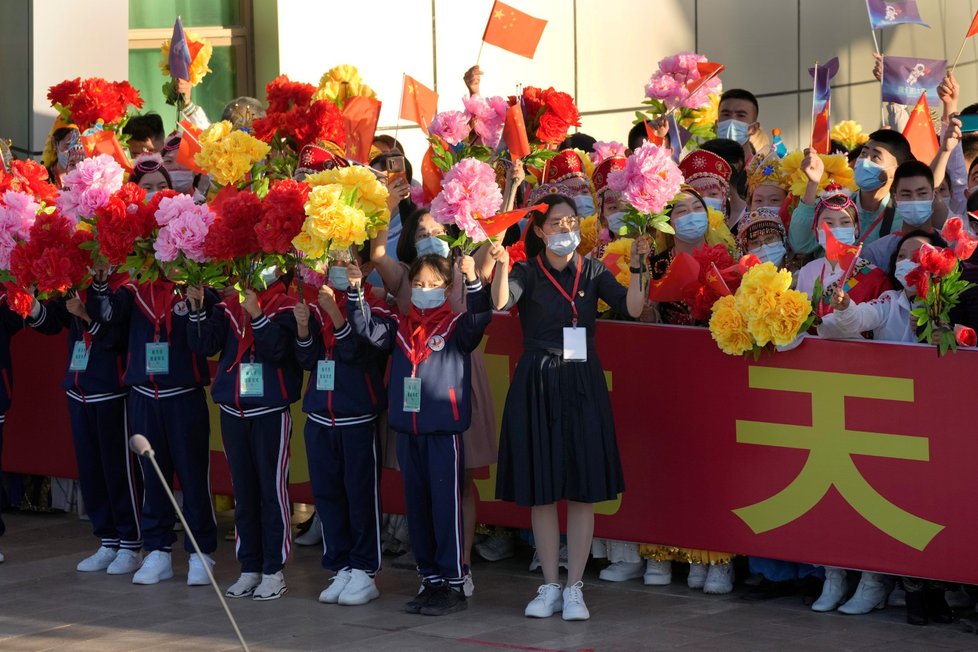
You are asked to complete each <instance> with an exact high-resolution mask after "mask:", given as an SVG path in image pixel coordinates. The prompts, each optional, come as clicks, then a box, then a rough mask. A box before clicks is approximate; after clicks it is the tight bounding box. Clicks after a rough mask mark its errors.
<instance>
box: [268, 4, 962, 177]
mask: <svg viewBox="0 0 978 652" xmlns="http://www.w3.org/2000/svg"><path fill="white" fill-rule="evenodd" d="M255 1H256V6H258V5H264V4H266V2H271V3H273V4H275V8H276V10H277V21H278V25H277V40H278V48H277V50H276V52H275V55H276V56H277V58H278V66H277V67H275V66H264V70H266V71H271V70H274V72H278V71H281V72H284V73H287V74H288V75H289V76H290V77H292V78H294V79H300V80H303V81H309V82H313V83H315V82H317V81H318V79H319V76H320V74H321V73H322V72H324V71H325V70H327V69H328V68H330V67H331V66H333V65H335V64H338V63H352V64H355V65H357V66H358V67H359V68H360V70H361V72H362V74H363V77H364V79H365V80H366V82H367V83H368V84H370V85H371V86H373V87H374V88H375V89H376V90H377V91H378V93H379V95H380V98H381V100H382V101H383V102H384V106H383V110H382V113H381V126H382V127H383V131H385V132H390V133H393V131H394V129H393V126H394V125H395V124H396V123H397V119H396V118H397V113H398V100H399V98H400V91H401V75H402V73H407V74H410V75H411V76H413V77H415V78H416V79H418V80H419V81H421V82H422V83H425V84H427V85H429V86H433V87H435V89H436V90H437V91H438V92H439V93H440V96H441V97H440V101H439V109H440V110H446V109H461V102H460V99H459V98H460V97H461V96H462V95H463V94H464V93H465V86H464V84H463V83H462V81H461V78H462V74H463V73H464V71H465V70H466V69H467V68H468V67H469V66H471V65H472V64H474V63H475V61H476V58H477V57H478V56H479V50H480V43H481V36H482V30H483V28H484V26H485V22H486V19H487V17H488V15H489V11H490V8H491V6H492V0H465V1H464V2H462V1H459V0H380V1H377V2H372V3H365V2H352V3H349V2H348V3H337V2H320V1H317V0H255ZM508 2H509V4H511V5H513V6H515V7H517V8H519V9H522V10H524V11H526V12H528V13H531V14H533V15H535V16H538V17H540V18H545V19H547V20H548V21H550V22H549V24H548V25H547V28H546V30H545V31H544V34H543V38H542V40H541V42H540V45H539V48H538V49H537V54H536V57H535V58H534V59H533V60H528V59H525V58H523V57H519V56H517V55H514V54H511V53H509V52H505V51H502V50H499V49H497V48H495V47H492V46H485V47H484V48H482V53H481V59H479V62H480V65H481V66H482V68H483V69H484V71H485V73H486V74H485V77H484V78H483V94H491V95H496V94H498V95H510V94H513V93H515V92H516V90H517V87H516V84H517V83H522V84H531V85H544V86H550V85H552V86H554V87H556V88H558V89H559V90H564V91H567V92H569V93H571V94H572V95H574V96H575V98H576V100H577V103H578V106H579V108H580V109H581V112H582V116H583V117H582V123H583V124H582V126H581V130H582V131H584V132H586V133H589V134H591V135H592V136H595V137H596V138H598V139H600V140H613V139H614V140H622V141H623V140H624V139H625V136H626V134H627V131H628V129H629V127H630V126H631V123H632V120H633V118H634V111H635V109H637V108H640V106H641V101H642V99H643V85H644V83H645V81H646V80H647V79H648V77H649V75H650V74H651V73H652V71H653V70H654V69H655V67H656V63H657V62H658V60H659V59H661V58H662V57H664V56H668V55H670V54H674V53H676V52H679V51H682V50H695V51H698V52H700V53H702V54H705V55H707V56H708V57H709V58H710V59H711V60H714V61H719V62H721V63H724V64H726V66H727V71H726V72H725V73H724V74H723V75H722V80H723V84H724V87H725V88H734V87H742V88H747V89H748V90H751V91H752V92H754V93H755V94H757V95H758V96H759V97H760V104H761V115H760V119H761V123H762V125H763V127H764V128H765V129H766V130H768V131H770V129H771V128H774V127H778V128H780V129H781V131H782V137H783V138H784V139H785V141H786V143H787V144H788V145H789V146H790V147H797V146H799V145H800V144H801V143H802V141H804V140H807V138H808V134H807V132H808V129H809V128H810V120H811V90H810V89H811V81H810V77H809V76H808V73H807V69H808V68H809V67H811V66H812V65H813V64H814V62H815V61H816V60H818V61H827V60H828V59H830V58H832V57H833V56H838V57H839V61H840V72H839V75H838V76H837V77H836V79H835V89H834V91H833V104H832V108H833V115H832V120H833V122H835V121H838V120H843V119H854V120H857V121H859V122H860V123H862V125H863V127H864V128H865V129H866V130H872V129H873V128H875V127H876V126H877V125H878V124H879V115H880V111H879V84H878V83H877V82H876V81H875V80H874V79H873V77H872V67H873V60H872V53H873V50H874V46H873V40H872V37H871V33H870V30H869V21H868V18H867V15H866V7H865V4H864V3H863V2H861V1H859V0H508ZM918 6H919V7H920V10H921V14H922V15H923V16H924V19H925V20H927V21H928V22H930V24H931V29H926V28H923V27H919V26H900V27H896V28H893V29H890V30H887V31H886V32H884V33H880V34H879V38H880V45H881V48H882V50H883V52H884V53H890V54H894V55H906V56H913V55H916V56H926V57H931V58H948V59H953V58H954V55H955V54H956V52H957V49H958V46H959V45H960V43H961V38H962V37H963V36H964V33H965V31H966V30H967V26H968V24H969V23H970V20H971V17H972V16H974V13H975V10H976V9H978V1H976V0H919V2H918ZM257 13H258V12H257V11H256V15H257ZM257 29H258V26H257V25H256V52H257V55H256V56H257V57H258V61H257V62H256V67H257V68H258V70H259V79H258V80H257V81H258V86H259V88H261V87H262V86H263V85H264V84H265V82H267V81H268V79H270V77H271V76H272V73H271V72H266V74H265V76H262V75H261V71H262V70H263V65H262V61H263V60H264V58H265V57H267V56H269V55H268V53H267V52H265V53H263V51H262V50H263V45H262V42H261V40H262V39H261V38H259V37H258V35H257ZM262 29H263V30H264V31H267V28H266V27H262ZM976 58H978V51H976V45H975V39H972V40H971V41H970V42H969V43H968V44H967V46H966V48H965V50H964V53H963V54H962V57H961V63H960V64H959V65H958V70H957V76H958V79H959V81H960V82H961V85H962V102H963V103H965V104H967V103H970V102H971V101H974V100H978V75H976V70H978V69H976V65H975V60H976ZM398 137H399V138H400V139H402V141H403V142H404V143H405V145H406V148H407V150H408V152H407V153H408V155H409V157H410V158H411V159H413V160H414V161H416V162H417V161H419V160H420V158H421V155H422V153H423V149H424V147H425V145H424V141H423V138H422V135H421V133H420V131H419V130H418V129H417V128H415V127H413V126H410V125H407V124H404V125H402V127H401V128H400V130H399V131H398Z"/></svg>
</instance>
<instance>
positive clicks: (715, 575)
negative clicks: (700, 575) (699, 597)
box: [703, 562, 734, 595]
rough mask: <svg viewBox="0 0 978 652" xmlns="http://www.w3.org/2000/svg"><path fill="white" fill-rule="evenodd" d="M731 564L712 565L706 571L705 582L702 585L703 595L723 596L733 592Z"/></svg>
mask: <svg viewBox="0 0 978 652" xmlns="http://www.w3.org/2000/svg"><path fill="white" fill-rule="evenodd" d="M733 579H734V572H733V564H731V563H730V562H727V563H726V564H712V565H710V568H709V570H707V571H706V582H704V583H703V593H711V594H713V595H723V594H724V593H730V592H731V591H733Z"/></svg>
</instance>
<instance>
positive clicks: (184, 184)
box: [170, 170, 194, 194]
mask: <svg viewBox="0 0 978 652" xmlns="http://www.w3.org/2000/svg"><path fill="white" fill-rule="evenodd" d="M170 181H172V182H173V189H174V190H176V191H177V192H179V193H182V194H187V193H189V192H190V191H191V190H192V189H193V186H194V173H193V171H192V170H171V171H170Z"/></svg>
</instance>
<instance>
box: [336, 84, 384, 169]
mask: <svg viewBox="0 0 978 652" xmlns="http://www.w3.org/2000/svg"><path fill="white" fill-rule="evenodd" d="M379 119H380V100H378V99H376V98H373V97H364V96H357V97H351V98H350V99H348V100H347V101H346V105H345V106H344V107H343V128H344V129H345V130H346V157H347V158H348V159H352V160H354V161H357V162H359V163H369V160H368V159H369V158H370V146H371V145H373V142H374V133H376V131H377V121H378V120H379Z"/></svg>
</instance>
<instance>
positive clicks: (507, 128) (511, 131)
mask: <svg viewBox="0 0 978 652" xmlns="http://www.w3.org/2000/svg"><path fill="white" fill-rule="evenodd" d="M503 141H504V142H505V143H506V147H507V148H508V149H509V157H510V158H511V159H513V160H514V161H515V160H517V159H521V158H523V157H524V156H526V155H528V154H529V153H530V140H529V138H527V135H526V123H525V122H524V121H523V107H521V106H520V104H519V102H517V103H516V104H514V105H513V106H511V107H509V108H508V109H506V122H505V123H504V124H503Z"/></svg>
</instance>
